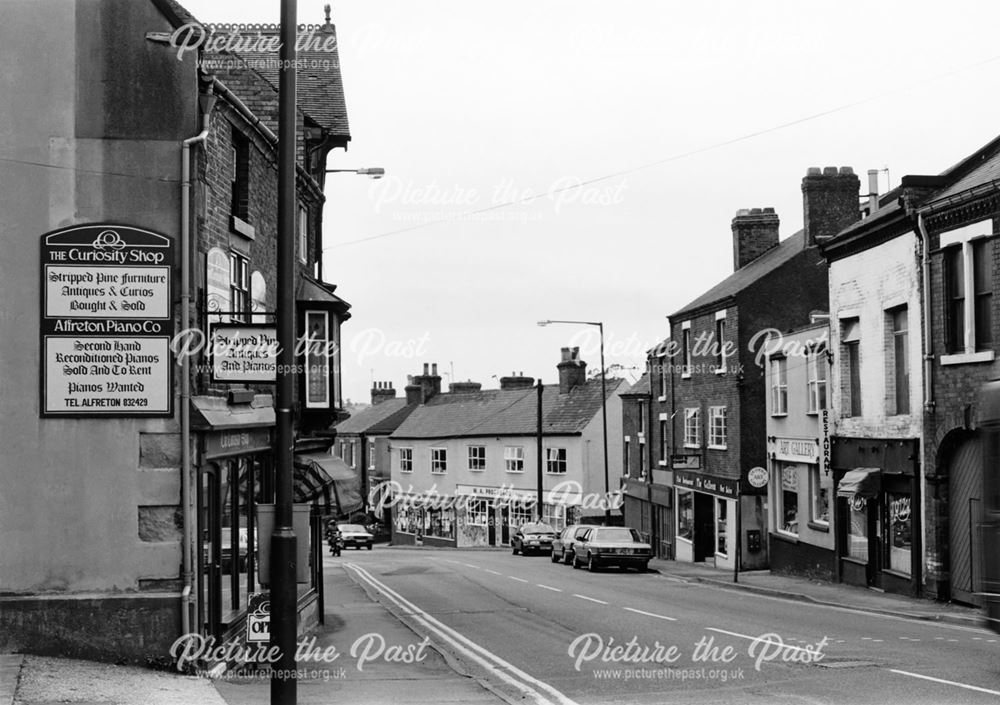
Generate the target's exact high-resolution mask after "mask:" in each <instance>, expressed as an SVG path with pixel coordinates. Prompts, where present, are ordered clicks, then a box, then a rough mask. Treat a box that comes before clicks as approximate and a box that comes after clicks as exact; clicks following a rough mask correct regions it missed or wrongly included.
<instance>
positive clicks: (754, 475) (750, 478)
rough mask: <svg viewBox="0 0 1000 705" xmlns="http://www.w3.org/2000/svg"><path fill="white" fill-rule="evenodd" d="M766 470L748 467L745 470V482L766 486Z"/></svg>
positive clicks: (752, 485)
mask: <svg viewBox="0 0 1000 705" xmlns="http://www.w3.org/2000/svg"><path fill="white" fill-rule="evenodd" d="M767 479H768V476H767V470H765V469H764V468H762V467H760V466H759V465H758V466H757V467H753V468H750V469H749V470H748V471H747V482H749V483H750V486H751V487H758V488H759V487H766V486H767Z"/></svg>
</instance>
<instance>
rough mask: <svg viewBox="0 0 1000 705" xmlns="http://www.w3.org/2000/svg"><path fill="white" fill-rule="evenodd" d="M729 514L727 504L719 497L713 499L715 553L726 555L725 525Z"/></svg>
mask: <svg viewBox="0 0 1000 705" xmlns="http://www.w3.org/2000/svg"><path fill="white" fill-rule="evenodd" d="M728 514H729V502H728V501H727V500H725V499H722V498H721V497H716V498H715V541H716V545H715V552H716V553H719V554H721V555H723V556H725V555H726V525H727V517H728Z"/></svg>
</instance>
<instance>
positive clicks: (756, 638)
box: [705, 627, 868, 653]
mask: <svg viewBox="0 0 1000 705" xmlns="http://www.w3.org/2000/svg"><path fill="white" fill-rule="evenodd" d="M705 629H706V630H708V631H710V632H718V633H719V634H728V635H729V636H738V637H739V638H740V639H749V640H750V641H759V642H760V643H762V644H767V645H768V646H771V645H772V644H773V645H775V646H783V647H785V648H786V649H792V650H794V651H808V652H809V653H813V652H815V649H803V648H802V647H801V646H792V645H791V644H787V643H785V642H781V643H779V642H776V641H771V640H770V639H761V638H760V637H759V636H750V635H748V634H739V633H737V632H727V631H726V630H725V629H716V628H715V627H705ZM862 638H864V639H867V638H868V637H862Z"/></svg>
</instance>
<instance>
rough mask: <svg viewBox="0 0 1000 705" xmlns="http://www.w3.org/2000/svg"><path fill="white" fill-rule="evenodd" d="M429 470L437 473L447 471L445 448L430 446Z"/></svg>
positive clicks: (446, 451)
mask: <svg viewBox="0 0 1000 705" xmlns="http://www.w3.org/2000/svg"><path fill="white" fill-rule="evenodd" d="M431 472H432V473H435V474H438V475H440V474H443V473H446V472H448V449H447V448H431Z"/></svg>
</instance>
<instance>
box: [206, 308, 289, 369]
mask: <svg viewBox="0 0 1000 705" xmlns="http://www.w3.org/2000/svg"><path fill="white" fill-rule="evenodd" d="M209 351H210V353H211V359H212V380H213V381H214V382H255V383H273V382H274V381H275V379H276V378H277V374H276V373H277V368H278V365H277V362H278V331H277V328H275V326H273V325H261V324H252V323H216V324H215V325H213V326H212V339H211V342H210V343H209Z"/></svg>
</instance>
